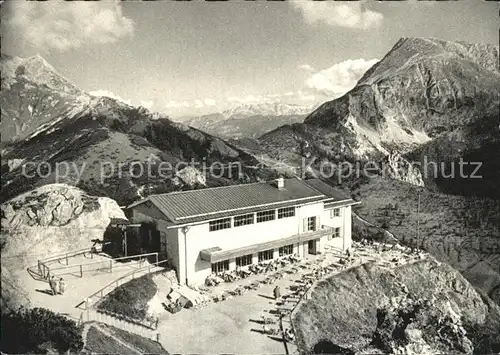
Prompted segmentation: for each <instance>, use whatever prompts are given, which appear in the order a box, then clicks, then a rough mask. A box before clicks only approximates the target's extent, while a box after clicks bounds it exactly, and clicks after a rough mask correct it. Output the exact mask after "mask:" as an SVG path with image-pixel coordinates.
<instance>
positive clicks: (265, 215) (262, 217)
mask: <svg viewBox="0 0 500 355" xmlns="http://www.w3.org/2000/svg"><path fill="white" fill-rule="evenodd" d="M275 218H276V212H275V210H269V211H262V212H257V223H260V222H266V221H272V220H273V219H275Z"/></svg>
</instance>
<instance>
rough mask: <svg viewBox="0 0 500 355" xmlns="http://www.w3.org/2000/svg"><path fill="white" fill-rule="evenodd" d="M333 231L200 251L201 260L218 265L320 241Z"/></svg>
mask: <svg viewBox="0 0 500 355" xmlns="http://www.w3.org/2000/svg"><path fill="white" fill-rule="evenodd" d="M333 230H334V228H331V227H326V226H322V228H320V229H318V230H316V231H311V232H304V233H299V234H294V235H292V236H290V237H287V238H281V239H276V240H271V241H269V242H264V243H258V244H252V245H248V246H244V247H241V248H236V249H229V250H224V249H222V248H220V247H218V246H216V247H213V248H209V249H203V250H202V251H200V258H201V260H204V261H207V262H209V263H216V262H218V261H222V260H227V259H231V258H236V257H239V256H243V255H248V254H255V253H258V252H259V251H262V250H268V249H276V248H279V247H282V246H285V245H290V244H297V243H302V242H308V241H310V240H314V239H318V238H321V237H323V236H325V235H328V234H332V233H333Z"/></svg>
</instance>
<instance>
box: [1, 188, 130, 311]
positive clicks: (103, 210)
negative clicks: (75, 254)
mask: <svg viewBox="0 0 500 355" xmlns="http://www.w3.org/2000/svg"><path fill="white" fill-rule="evenodd" d="M0 207H1V211H2V220H1V223H2V234H1V235H0V242H1V246H2V259H1V264H2V303H4V304H9V305H12V304H15V305H18V304H24V305H27V304H29V300H28V299H27V296H26V297H24V296H23V294H24V293H23V288H24V286H23V284H22V277H18V276H17V275H21V276H26V275H27V273H26V268H27V267H31V266H33V265H36V264H37V260H39V259H43V258H47V257H51V256H54V255H60V254H63V253H65V252H69V251H73V250H78V249H84V248H89V250H90V247H91V246H92V245H93V242H92V239H102V238H103V235H104V232H105V230H106V228H107V226H108V225H109V223H110V218H113V217H114V218H122V219H126V217H125V215H124V213H123V211H122V210H121V209H120V207H119V206H118V204H117V203H116V202H115V201H113V200H111V199H109V198H105V197H95V196H89V195H87V194H86V193H85V192H84V191H82V190H80V189H78V188H76V187H73V186H69V185H65V184H51V185H45V186H42V187H39V188H37V189H35V190H32V191H29V192H27V193H25V194H22V195H20V196H18V197H16V198H14V199H11V200H9V201H7V202H5V203H3V204H2V205H1V206H0ZM16 274H17V275H16ZM28 277H29V276H28Z"/></svg>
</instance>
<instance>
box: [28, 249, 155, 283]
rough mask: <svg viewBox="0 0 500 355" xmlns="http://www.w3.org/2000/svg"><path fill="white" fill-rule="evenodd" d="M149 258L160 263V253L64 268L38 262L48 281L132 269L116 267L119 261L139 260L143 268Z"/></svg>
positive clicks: (122, 266)
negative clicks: (55, 277)
mask: <svg viewBox="0 0 500 355" xmlns="http://www.w3.org/2000/svg"><path fill="white" fill-rule="evenodd" d="M148 256H154V257H155V263H158V252H154V253H145V254H137V255H130V256H123V257H119V258H113V259H111V258H110V259H109V260H100V261H93V262H89V263H81V264H75V265H67V266H62V267H56V268H54V267H49V266H48V265H47V261H45V262H44V261H40V260H39V262H38V268H39V272H40V275H42V277H43V278H44V279H48V278H49V277H50V276H52V275H56V274H57V275H58V276H62V275H74V276H78V277H83V273H84V272H90V271H108V272H109V273H112V272H113V270H115V271H116V270H123V269H125V268H128V267H130V264H123V265H116V262H117V261H126V260H131V259H137V258H138V259H137V260H136V261H137V264H136V265H137V266H138V267H141V266H142V263H143V262H144V261H145V260H146V259H147V257H148ZM54 260H57V259H52V261H54Z"/></svg>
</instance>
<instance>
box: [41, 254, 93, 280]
mask: <svg viewBox="0 0 500 355" xmlns="http://www.w3.org/2000/svg"><path fill="white" fill-rule="evenodd" d="M85 253H90V258H91V259H93V258H94V253H93V252H92V249H91V248H88V247H87V248H80V249H74V250H70V251H67V252H64V253H61V254H56V255H52V256H50V257H48V258H44V259H38V273H39V275H40V276H41V277H42V278H44V279H47V278H48V277H49V271H50V268H49V266H48V264H49V263H53V262H60V261H61V260H64V261H65V262H66V265H69V258H71V257H74V256H77V255H82V254H85Z"/></svg>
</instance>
